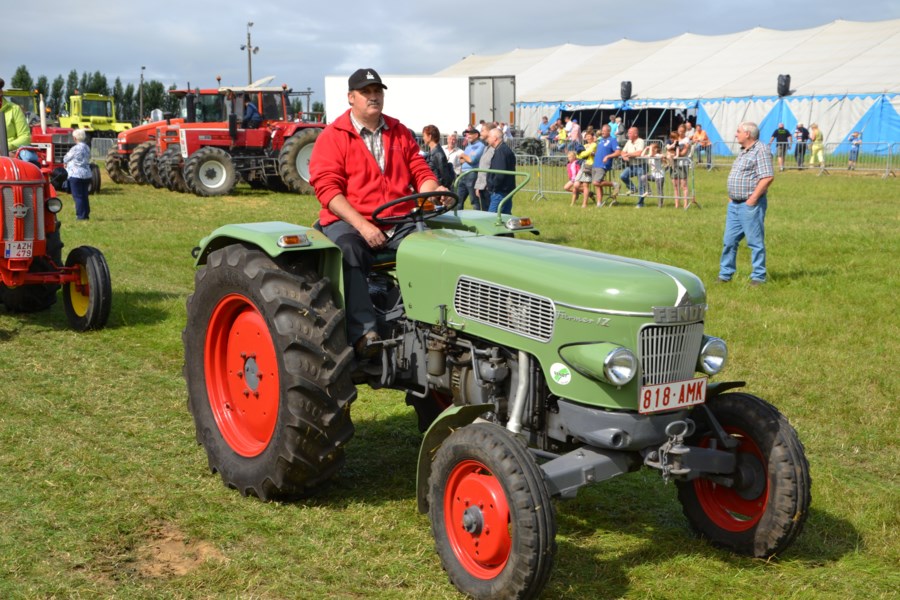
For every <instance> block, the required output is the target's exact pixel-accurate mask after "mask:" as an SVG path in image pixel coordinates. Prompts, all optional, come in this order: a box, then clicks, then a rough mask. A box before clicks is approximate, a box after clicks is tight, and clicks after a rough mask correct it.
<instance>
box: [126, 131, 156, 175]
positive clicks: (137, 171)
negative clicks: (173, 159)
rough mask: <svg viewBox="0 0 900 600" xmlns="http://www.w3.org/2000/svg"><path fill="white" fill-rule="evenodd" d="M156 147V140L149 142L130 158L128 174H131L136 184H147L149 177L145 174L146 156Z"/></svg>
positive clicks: (139, 145) (138, 147)
mask: <svg viewBox="0 0 900 600" xmlns="http://www.w3.org/2000/svg"><path fill="white" fill-rule="evenodd" d="M155 147H156V140H147V141H146V142H143V143H141V144H138V146H137V147H136V148H135V149H134V150H133V151H132V152H131V156H130V157H128V172H129V173H131V178H132V179H134V181H135V183H140V184H142V185H143V184H145V183H148V182H147V175H146V174H145V173H144V156H145V155H146V154H147V151H148V150H150V148H155Z"/></svg>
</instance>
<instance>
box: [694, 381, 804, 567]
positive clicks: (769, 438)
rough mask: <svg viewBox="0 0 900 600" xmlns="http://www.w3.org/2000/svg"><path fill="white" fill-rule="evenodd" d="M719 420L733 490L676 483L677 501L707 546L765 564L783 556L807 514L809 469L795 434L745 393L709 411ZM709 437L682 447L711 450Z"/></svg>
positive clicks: (701, 482)
mask: <svg viewBox="0 0 900 600" xmlns="http://www.w3.org/2000/svg"><path fill="white" fill-rule="evenodd" d="M709 409H710V410H711V411H712V413H713V415H714V416H715V418H716V420H718V421H719V423H720V424H721V425H722V427H723V428H724V430H725V431H726V432H727V433H728V434H730V435H731V436H732V437H734V438H735V439H736V440H737V441H738V446H737V450H736V452H737V468H736V470H735V473H734V474H733V475H732V476H731V478H732V479H733V484H732V485H730V486H727V487H726V486H725V485H721V484H719V483H715V482H713V481H711V480H709V479H703V478H700V479H695V480H693V481H679V482H676V483H677V485H678V499H679V500H680V501H681V505H682V510H683V511H684V514H685V516H686V517H687V519H688V521H689V522H690V524H691V527H692V528H693V529H694V530H695V531H696V532H697V533H698V534H700V536H702V537H704V538H706V539H708V540H709V541H710V542H711V543H712V544H714V545H716V546H719V547H722V548H725V549H727V550H731V551H732V552H736V553H738V554H743V555H746V556H754V557H757V558H768V557H770V556H772V555H774V554H779V553H781V552H782V551H783V550H784V549H785V548H787V547H788V546H789V545H790V544H791V543H792V542H793V541H794V538H796V537H797V535H799V534H800V531H801V530H802V529H803V524H804V523H805V522H806V517H807V516H808V514H809V502H810V486H811V480H810V476H809V464H808V463H807V461H806V455H805V454H804V451H803V444H801V443H800V439H799V438H798V437H797V432H796V431H795V430H794V428H793V427H791V425H790V423H788V421H787V419H786V418H785V417H784V415H782V414H781V413H780V412H779V411H778V409H776V408H775V407H774V406H772V405H771V404H769V403H767V402H765V401H764V400H762V399H761V398H758V397H756V396H752V395H750V394H744V393H732V394H723V395H721V396H719V397H717V398H716V399H714V400H713V401H711V402H710V404H709ZM713 440H714V436H713V434H712V432H711V431H709V430H708V429H707V430H703V429H698V431H697V432H696V433H695V434H694V435H693V436H692V437H691V438H690V439H689V440H686V443H687V444H688V445H690V446H702V447H709V446H711V445H712V444H713V443H714V442H713Z"/></svg>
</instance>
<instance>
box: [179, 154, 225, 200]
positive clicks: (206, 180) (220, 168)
mask: <svg viewBox="0 0 900 600" xmlns="http://www.w3.org/2000/svg"><path fill="white" fill-rule="evenodd" d="M184 181H185V183H186V184H187V187H188V189H189V190H191V192H193V193H194V194H196V195H198V196H224V195H226V194H230V193H231V192H232V190H234V186H235V185H237V170H236V169H235V168H234V162H233V161H232V160H231V155H230V154H228V152H226V151H225V150H222V149H221V148H214V147H206V148H200V149H199V150H197V151H196V152H194V153H193V154H192V155H191V156H189V157H188V159H187V160H186V161H185V163H184Z"/></svg>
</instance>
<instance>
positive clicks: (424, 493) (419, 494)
mask: <svg viewBox="0 0 900 600" xmlns="http://www.w3.org/2000/svg"><path fill="white" fill-rule="evenodd" d="M494 408H495V407H494V405H493V404H466V405H464V406H451V407H449V408H447V410H445V411H444V412H442V413H441V414H440V415H439V416H438V418H437V419H435V421H434V423H432V424H431V427H429V428H428V431H426V432H425V437H423V438H422V445H421V446H420V447H419V465H418V469H417V470H416V499H417V501H418V506H419V512H420V513H423V514H424V513H427V512H428V478H429V477H431V462H432V460H434V453H435V452H436V451H437V449H438V448H439V447H440V445H441V444H442V443H443V442H444V440H445V439H447V438H448V437H449V436H450V434H451V433H453V432H454V431H455V430H456V429H459V428H460V427H465V426H466V425H469V424H471V423H472V422H473V421H475V419H477V418H478V417H479V416H480V415H483V414H484V413H486V412H488V411H491V410H494Z"/></svg>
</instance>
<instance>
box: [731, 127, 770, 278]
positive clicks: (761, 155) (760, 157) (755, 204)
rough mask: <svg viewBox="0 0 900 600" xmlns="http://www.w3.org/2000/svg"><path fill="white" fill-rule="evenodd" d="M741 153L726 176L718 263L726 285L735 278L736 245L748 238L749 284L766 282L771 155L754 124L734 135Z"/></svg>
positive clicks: (740, 128) (740, 129) (739, 129)
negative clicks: (723, 222)
mask: <svg viewBox="0 0 900 600" xmlns="http://www.w3.org/2000/svg"><path fill="white" fill-rule="evenodd" d="M735 137H736V139H737V142H738V145H740V147H741V151H740V152H739V153H738V155H737V158H736V159H735V161H734V163H733V164H732V166H731V173H729V174H728V199H729V203H728V213H727V216H726V218H725V234H724V236H723V241H722V259H721V260H720V261H719V283H728V282H729V281H731V278H732V277H734V273H735V270H736V267H735V264H736V262H737V250H738V244H740V242H741V239H743V238H744V237H746V238H747V247H748V248H750V262H751V264H752V266H753V270H752V272H751V273H750V285H752V286H759V285H762V284H764V283H765V282H766V245H765V227H764V225H763V223H764V221H765V218H766V205H767V202H766V190H768V189H769V186H770V185H771V184H772V181H773V180H774V179H775V170H774V169H773V168H772V154H771V153H770V152H769V147H768V146H767V145H765V144H763V143H762V142H760V141H759V127H757V125H756V123H751V122H745V123H741V124H740V125H739V126H738V128H737V134H736V135H735Z"/></svg>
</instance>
